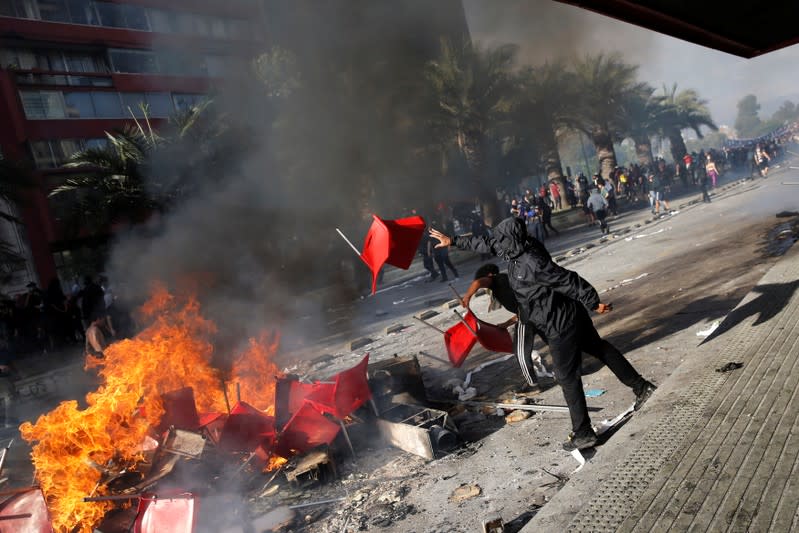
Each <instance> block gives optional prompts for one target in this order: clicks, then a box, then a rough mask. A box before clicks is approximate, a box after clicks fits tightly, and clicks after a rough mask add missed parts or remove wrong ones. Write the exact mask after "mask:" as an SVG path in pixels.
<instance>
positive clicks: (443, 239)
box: [430, 228, 452, 248]
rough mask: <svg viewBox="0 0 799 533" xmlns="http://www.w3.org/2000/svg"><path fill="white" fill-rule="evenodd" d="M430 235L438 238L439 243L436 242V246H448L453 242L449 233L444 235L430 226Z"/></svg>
mask: <svg viewBox="0 0 799 533" xmlns="http://www.w3.org/2000/svg"><path fill="white" fill-rule="evenodd" d="M430 236H431V237H433V238H434V239H436V240H438V244H436V248H446V247H447V246H449V245H450V244H452V238H451V237H449V236H448V235H444V234H443V233H441V232H440V231H438V230H436V229H433V228H430Z"/></svg>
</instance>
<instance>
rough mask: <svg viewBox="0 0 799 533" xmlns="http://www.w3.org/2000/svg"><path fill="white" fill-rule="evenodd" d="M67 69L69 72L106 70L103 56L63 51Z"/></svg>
mask: <svg viewBox="0 0 799 533" xmlns="http://www.w3.org/2000/svg"><path fill="white" fill-rule="evenodd" d="M64 59H65V60H66V65H67V70H69V71H70V72H108V69H107V68H106V66H105V61H104V59H103V57H102V56H101V55H99V54H91V53H86V52H64Z"/></svg>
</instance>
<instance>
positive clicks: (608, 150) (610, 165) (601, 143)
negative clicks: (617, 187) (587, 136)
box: [591, 128, 616, 180]
mask: <svg viewBox="0 0 799 533" xmlns="http://www.w3.org/2000/svg"><path fill="white" fill-rule="evenodd" d="M591 140H592V141H593V142H594V147H595V148H596V155H597V157H598V158H599V175H600V176H602V177H603V178H604V179H606V180H608V179H610V175H611V174H612V173H613V169H614V168H616V152H615V151H614V150H613V139H612V138H611V136H610V132H609V131H608V130H607V129H605V128H597V129H595V130H594V131H593V132H592V133H591Z"/></svg>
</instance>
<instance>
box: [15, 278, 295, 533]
mask: <svg viewBox="0 0 799 533" xmlns="http://www.w3.org/2000/svg"><path fill="white" fill-rule="evenodd" d="M140 311H141V313H142V316H143V317H144V318H145V319H146V320H148V322H149V323H150V325H149V326H147V327H146V328H145V329H144V330H142V331H141V332H140V333H139V334H138V335H136V336H135V337H134V338H132V339H126V340H122V341H119V342H116V343H114V344H112V345H110V346H109V347H108V348H107V349H106V350H105V352H104V353H105V358H104V359H95V358H87V359H90V360H87V368H97V369H98V373H99V376H100V378H101V381H102V385H101V386H100V387H99V388H98V389H97V390H96V391H95V392H92V393H89V394H87V395H86V403H87V407H86V408H85V409H79V408H78V403H77V402H76V401H74V400H73V401H68V402H63V403H62V404H61V405H59V406H58V407H56V408H55V409H54V410H53V411H51V412H50V413H48V414H46V415H43V416H41V417H39V419H38V420H37V421H36V423H35V424H31V423H29V422H26V423H24V424H22V426H21V427H20V432H21V434H22V437H23V438H24V439H25V440H27V441H29V442H36V445H35V446H34V447H33V451H32V453H31V457H32V461H33V465H34V467H35V468H36V478H37V480H38V482H39V484H40V486H41V488H42V491H43V492H44V494H45V497H46V499H47V503H48V507H49V510H50V514H51V517H52V523H53V527H54V529H55V530H56V531H57V532H59V533H60V532H68V531H73V530H77V531H79V532H80V533H90V532H91V531H92V530H93V528H94V526H95V525H97V524H98V523H99V522H100V521H101V520H102V518H103V516H104V515H105V513H106V512H108V511H109V510H110V509H111V508H113V504H112V503H110V502H90V503H86V502H83V498H84V497H85V496H90V495H92V494H95V495H97V494H104V493H105V492H106V490H105V487H104V486H103V483H102V481H103V480H102V479H101V477H102V474H101V472H100V469H99V468H98V465H100V466H101V467H102V466H104V465H108V464H111V463H112V462H113V464H114V466H115V468H117V469H122V468H128V469H135V466H136V463H137V462H138V461H140V460H141V459H142V454H141V444H142V442H143V441H144V440H145V438H146V437H147V435H148V433H150V432H151V428H152V427H155V426H157V425H158V423H159V421H160V419H161V416H162V415H163V413H164V408H163V405H162V401H161V396H160V395H161V394H163V393H166V392H169V391H172V390H175V389H179V388H182V387H185V386H191V387H193V389H194V395H195V400H196V403H197V409H198V411H200V412H211V411H224V410H225V401H224V395H223V393H222V389H221V376H220V374H219V372H218V370H216V369H215V368H213V367H212V366H211V365H210V361H211V357H212V355H213V346H212V344H211V337H212V335H213V334H214V333H215V332H216V327H215V325H214V324H213V323H212V322H211V321H209V320H207V319H205V318H203V317H202V315H201V314H200V305H199V303H198V302H197V300H196V299H195V298H193V297H189V298H187V299H186V301H185V302H178V301H177V299H176V298H175V297H173V296H172V295H170V294H169V293H168V292H167V290H166V289H165V288H164V287H156V288H155V289H154V291H153V294H152V296H151V298H150V299H149V300H148V302H147V303H145V304H144V305H143V306H142V308H141V309H140ZM262 341H263V343H259V342H256V341H255V340H254V339H250V343H249V346H248V347H247V349H246V350H245V351H244V352H243V353H242V354H241V355H240V356H239V357H238V358H237V360H236V363H235V364H234V368H233V373H234V379H235V380H236V381H237V382H238V383H240V384H241V393H242V399H243V400H245V401H248V402H249V403H251V404H252V405H253V406H256V407H257V408H259V409H262V410H272V411H273V410H274V408H273V401H274V388H275V378H276V377H279V376H280V371H279V370H278V368H277V366H275V364H274V363H272V362H271V361H270V357H271V356H272V355H273V354H274V353H275V351H276V350H277V346H278V336H277V335H272V336H271V337H270V336H262ZM234 397H235V396H234Z"/></svg>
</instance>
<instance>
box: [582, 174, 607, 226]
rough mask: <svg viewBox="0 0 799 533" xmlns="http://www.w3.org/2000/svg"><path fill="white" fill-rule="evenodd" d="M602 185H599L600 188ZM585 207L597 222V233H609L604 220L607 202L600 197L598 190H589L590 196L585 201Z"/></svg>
mask: <svg viewBox="0 0 799 533" xmlns="http://www.w3.org/2000/svg"><path fill="white" fill-rule="evenodd" d="M601 187H602V185H600V188H601ZM585 205H586V207H587V208H588V209H590V210H591V213H593V215H594V217H596V219H597V220H598V221H599V231H600V232H601V233H602V234H606V233H608V232H609V231H610V229H609V228H608V224H607V222H605V218H606V217H607V209H608V202H607V200H606V199H605V198H604V197H603V196H602V194H601V192H600V189H591V194H590V196H589V197H588V200H587V201H586V204H585Z"/></svg>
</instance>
